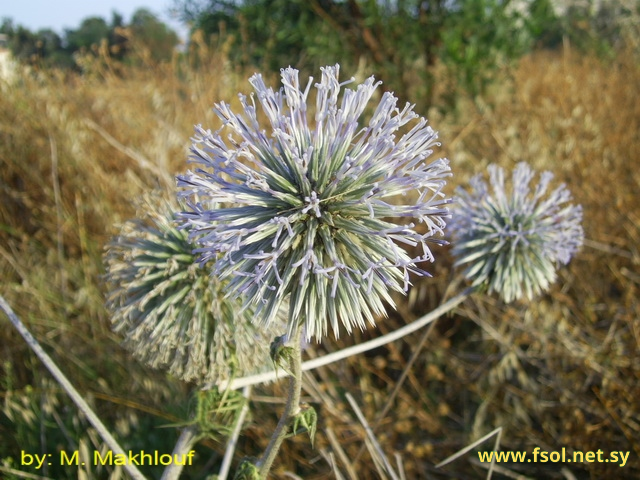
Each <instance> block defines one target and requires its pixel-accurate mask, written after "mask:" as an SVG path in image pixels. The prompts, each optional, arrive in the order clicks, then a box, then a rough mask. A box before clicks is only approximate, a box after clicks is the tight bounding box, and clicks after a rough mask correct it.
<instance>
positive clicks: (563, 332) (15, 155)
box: [0, 52, 640, 479]
mask: <svg viewBox="0 0 640 480" xmlns="http://www.w3.org/2000/svg"><path fill="white" fill-rule="evenodd" d="M211 57H212V58H211V59H209V60H207V61H208V62H209V63H208V64H207V65H208V67H207V68H202V69H200V70H198V71H196V70H193V69H190V68H186V67H184V66H182V65H178V64H177V63H176V64H174V65H167V66H164V67H154V68H149V69H138V70H132V71H129V70H127V71H123V72H119V73H118V75H116V74H115V73H113V69H112V67H111V66H110V65H109V64H108V63H107V65H106V66H102V67H100V68H99V69H98V68H96V69H95V73H96V74H95V75H92V76H85V77H83V78H78V77H63V76H56V75H49V74H47V75H45V74H40V75H32V76H31V77H29V78H27V77H25V78H24V79H23V80H22V81H20V82H19V83H17V84H15V85H11V86H3V87H2V88H3V91H2V95H0V162H1V173H0V179H1V180H0V181H1V183H0V277H1V278H2V281H1V282H2V283H1V284H0V293H1V294H2V295H3V296H5V298H6V299H7V300H8V301H9V302H10V303H11V304H12V306H13V307H14V309H15V310H16V312H17V313H18V314H19V315H20V316H21V318H22V319H23V320H25V321H27V322H28V323H29V325H30V327H31V329H32V330H33V332H34V333H35V335H36V336H37V337H38V338H39V339H40V341H42V342H43V343H44V344H45V346H46V348H47V349H48V350H49V351H50V352H51V353H52V355H53V356H54V358H56V360H57V361H58V362H59V364H60V365H61V367H62V368H63V370H65V372H66V373H67V374H68V375H69V376H70V377H71V379H72V380H73V381H74V382H75V384H76V386H77V387H78V388H79V390H81V391H82V392H85V393H86V395H87V396H88V397H89V398H91V399H92V401H93V402H94V403H95V404H96V405H97V406H98V411H99V413H100V414H102V415H103V416H104V417H105V419H106V421H107V423H108V424H111V425H114V426H117V428H116V427H114V428H115V429H116V431H117V433H118V434H119V435H120V438H126V439H127V441H126V442H125V443H126V445H127V446H128V447H129V448H145V449H152V448H155V449H159V450H160V451H167V452H168V451H170V449H171V448H172V446H173V440H174V438H173V434H171V435H167V433H166V430H164V429H162V430H160V429H158V428H157V427H158V426H160V425H164V424H167V423H170V422H172V421H175V420H176V419H177V418H184V417H185V415H186V414H185V410H186V409H185V406H184V405H185V403H186V402H187V398H188V396H187V395H188V390H189V386H184V385H181V384H179V383H178V382H177V381H174V380H172V379H169V378H167V377H165V376H164V375H162V374H161V373H158V372H152V371H150V370H148V369H146V368H144V367H143V366H140V365H137V364H136V363H135V362H134V361H133V360H132V359H131V358H130V357H129V356H128V355H127V353H126V352H124V351H123V350H121V349H120V348H119V347H118V339H117V338H115V336H114V335H113V334H111V333H110V331H109V328H108V320H107V318H106V313H105V311H104V309H103V306H102V305H103V296H102V292H101V288H102V287H101V283H100V274H101V273H102V266H101V253H102V248H103V245H104V244H105V242H106V241H107V239H108V238H109V236H110V235H112V234H113V233H114V232H115V230H114V227H113V226H114V224H115V223H117V222H120V221H122V220H124V219H126V218H129V217H130V216H131V215H133V213H134V204H133V201H134V199H135V198H137V197H138V196H139V195H140V193H141V192H143V191H146V190H148V189H151V188H155V187H157V186H162V185H165V182H167V181H170V179H171V176H172V175H173V174H174V173H176V172H178V171H181V170H184V169H185V168H186V165H185V158H186V149H187V147H188V145H189V137H190V135H191V132H192V124H193V123H197V122H201V123H203V124H205V125H208V126H211V127H214V126H215V125H216V121H215V120H214V118H213V115H212V113H211V112H210V107H211V105H212V103H213V101H217V100H219V99H224V100H227V101H235V99H236V93H237V92H238V91H243V92H246V91H248V84H247V83H246V78H247V77H248V76H249V74H250V73H252V72H237V71H235V70H234V69H233V68H232V66H230V65H228V63H227V62H226V61H225V58H224V56H223V55H221V54H218V55H212V56H211ZM638 98H640V70H639V69H638V66H637V62H635V60H634V59H633V58H632V57H631V56H627V57H625V56H624V55H621V56H620V57H618V59H617V60H615V61H612V62H609V63H603V62H601V61H598V60H595V59H591V58H582V57H578V56H577V55H573V54H571V52H564V53H563V54H551V53H540V54H536V55H533V56H531V57H528V58H525V59H523V60H522V61H521V62H520V65H519V66H518V67H517V68H515V69H513V70H511V71H509V72H505V75H504V78H503V79H502V80H501V81H500V82H499V83H496V84H495V85H494V86H493V87H492V89H491V91H490V92H489V93H488V94H487V95H485V96H484V97H483V98H477V99H474V101H470V100H468V99H462V98H461V99H460V101H459V104H458V109H457V111H456V112H452V113H451V114H447V115H443V114H439V113H437V111H436V110H435V109H434V110H433V111H432V112H430V121H431V123H432V125H433V126H434V127H435V128H437V129H438V130H439V131H440V137H441V139H442V141H443V143H444V147H443V148H444V149H445V151H446V155H447V156H448V157H449V158H450V159H451V160H452V168H453V171H454V174H455V176H454V179H453V181H452V183H453V185H464V184H465V182H466V180H467V179H468V178H469V177H470V176H471V175H473V174H476V173H480V172H483V171H484V170H485V167H486V165H488V164H489V163H491V162H497V163H499V164H501V165H503V166H507V167H511V166H513V165H515V164H516V163H517V162H519V161H522V160H526V161H528V162H529V163H530V164H532V165H533V166H534V167H536V168H538V169H550V170H552V171H553V172H554V173H555V174H556V178H557V179H558V181H563V182H566V183H567V184H568V186H569V188H570V190H571V191H572V192H573V194H574V198H575V200H576V201H577V202H579V203H581V204H582V205H583V206H584V212H585V222H584V228H585V233H586V237H587V239H588V241H587V243H586V245H585V247H584V249H583V251H582V252H581V253H579V254H578V256H577V258H575V259H574V261H573V262H572V263H571V264H570V265H569V267H568V268H565V269H563V270H562V271H561V272H560V279H559V281H558V283H557V284H556V285H555V286H554V288H553V290H552V291H551V292H550V293H549V294H547V295H545V296H543V297H542V298H540V299H539V300H537V301H536V302H533V303H530V304H526V303H522V304H515V305H510V306H505V305H503V304H501V303H500V302H498V301H497V300H496V299H493V298H486V297H481V296H475V297H473V298H472V299H470V300H469V301H467V302H466V303H465V304H464V306H463V307H462V308H460V309H459V310H458V311H457V312H456V313H455V314H454V315H451V316H450V317H448V318H444V319H441V320H440V322H439V323H438V324H437V326H436V328H435V330H434V331H433V332H432V333H431V334H430V335H429V336H428V338H427V340H426V344H425V345H424V346H423V347H422V348H421V350H420V354H419V356H418V357H417V359H416V362H415V363H414V364H413V366H412V368H411V370H410V371H409V372H408V375H407V379H406V381H405V382H404V383H403V385H402V387H401V388H400V390H399V392H398V395H397V397H396V398H395V400H394V401H393V403H392V405H391V408H390V411H389V413H388V414H387V415H386V416H385V417H384V418H378V415H379V412H381V411H382V410H383V409H384V407H385V405H386V402H387V400H388V398H389V397H390V395H391V393H392V391H393V389H394V387H395V386H396V384H397V382H398V380H399V378H400V376H401V375H402V373H403V371H404V370H405V368H406V366H407V362H408V360H409V358H410V357H411V355H412V354H413V353H414V352H415V351H416V350H417V349H418V348H419V342H420V340H421V339H420V337H421V335H417V336H415V337H411V338H408V339H405V340H403V341H400V342H396V343H395V344H392V345H390V346H388V347H385V348H380V349H378V350H375V351H373V352H370V353H369V354H367V355H364V356H362V357H359V358H351V359H349V360H347V361H344V362H340V363H338V364H334V365H331V366H328V367H324V368H322V369H320V370H318V371H316V372H313V373H312V374H309V375H308V376H307V378H306V384H307V387H306V388H307V392H306V393H307V400H308V401H310V402H312V403H317V406H318V408H319V412H320V421H321V425H320V426H319V435H318V439H317V445H316V446H317V448H316V449H311V448H310V447H309V446H308V441H307V439H306V438H303V437H300V438H299V439H295V440H294V441H290V442H288V443H286V444H285V448H286V451H285V452H283V453H282V454H281V455H280V457H279V461H278V466H277V468H276V472H275V474H274V476H275V477H276V478H287V477H286V476H285V473H284V472H286V471H291V472H296V474H298V475H300V476H302V477H304V478H307V479H323V478H334V473H332V472H333V469H332V467H331V465H330V463H329V461H328V459H329V458H330V454H332V455H333V457H334V458H335V461H336V465H337V466H336V468H337V469H338V470H339V471H340V472H341V473H342V475H343V476H344V478H354V475H357V476H358V478H378V475H379V474H378V473H376V472H377V469H376V467H375V462H373V461H372V454H370V453H369V450H368V449H366V448H365V447H364V445H365V433H364V429H363V427H362V425H361V424H360V422H359V421H358V420H357V418H356V416H355V414H354V413H353V410H352V409H351V408H350V407H349V404H348V403H347V401H346V399H345V393H347V392H349V393H351V394H352V395H354V397H355V399H356V402H357V403H358V405H359V406H360V408H361V409H362V410H363V412H364V415H365V417H366V418H367V421H368V422H369V424H370V425H371V426H372V427H373V428H374V429H375V432H376V436H377V439H378V441H379V442H380V445H381V447H382V449H383V450H384V451H385V453H386V456H387V458H388V459H390V461H391V463H392V464H394V465H395V460H394V458H393V454H394V452H399V453H400V455H401V457H402V461H403V466H404V470H405V473H406V476H407V478H410V479H412V478H473V477H477V478H484V476H485V475H486V470H485V469H483V468H480V467H479V466H478V465H477V462H475V463H474V459H475V460H477V455H474V454H468V455H466V456H463V457H462V458H460V459H458V460H457V461H456V462H454V463H452V464H450V465H447V466H446V467H443V468H442V469H440V470H436V469H435V468H434V467H433V466H434V465H435V464H437V463H439V462H440V461H442V460H444V459H445V458H446V457H447V456H449V455H451V454H453V453H454V452H456V451H457V450H459V449H461V448H463V447H464V446H465V445H467V444H469V443H471V442H472V441H473V440H474V439H477V438H480V437H482V436H483V435H484V434H486V433H488V432H490V431H492V430H493V429H494V428H496V427H499V426H501V427H503V429H504V431H503V434H502V449H503V450H527V451H531V450H533V448H534V447H536V446H539V447H541V448H542V449H543V450H549V451H553V450H561V449H562V447H566V448H567V450H568V451H572V450H583V451H586V450H598V449H602V450H604V451H605V452H607V453H608V452H609V451H613V450H618V451H620V450H622V451H625V452H626V451H631V455H630V458H629V462H628V463H627V465H626V466H625V467H624V468H623V469H621V468H620V467H618V466H613V465H611V464H598V463H590V464H580V465H579V464H554V463H546V464H533V463H525V464H520V465H508V466H506V467H507V468H508V469H510V470H511V471H512V472H518V473H521V474H523V475H526V476H528V477H529V478H568V477H567V474H566V471H565V473H562V472H561V468H562V467H565V468H566V469H567V470H568V471H569V472H571V473H572V474H573V475H575V476H576V478H614V477H618V478H619V477H620V475H623V476H624V477H625V478H632V477H634V476H638V475H640V461H639V459H640V443H639V442H638V438H640V421H639V420H638V418H640V403H639V402H638V401H637V399H638V398H640V362H639V361H638V360H640V358H639V357H640V356H639V354H638V351H640V319H639V317H638V312H639V310H640V309H639V302H640V300H638V299H639V298H640V296H639V295H638V294H639V289H640V267H639V262H640V252H639V251H638V245H640V209H639V208H638V192H640V173H638V171H639V169H638V158H640V151H639V150H640V138H639V137H638V131H640V125H639V123H640V104H639V103H638V102H637V99H638ZM440 250H441V251H440V252H436V258H437V261H436V264H435V265H434V266H433V269H434V275H435V277H434V278H433V279H429V280H421V281H419V282H417V283H416V285H415V287H414V289H413V290H412V292H411V294H410V296H409V297H408V299H407V300H403V301H401V303H400V309H399V312H397V313H393V314H392V315H391V317H390V319H389V320H387V321H383V322H381V323H380V328H379V330H380V331H381V332H386V331H389V330H392V329H394V328H395V327H396V326H399V325H402V324H404V323H406V322H409V321H410V320H412V319H413V318H415V317H416V316H419V315H421V314H423V313H425V312H427V311H429V310H431V309H432V308H433V307H434V306H435V305H437V304H438V303H440V301H441V300H442V298H443V297H444V295H445V294H446V292H447V287H448V285H449V283H450V282H451V281H452V280H454V281H456V278H455V277H454V274H453V273H452V271H451V263H452V262H451V259H450V258H449V256H448V253H447V252H446V251H442V250H444V249H440ZM458 288H461V286H458ZM377 334H378V332H376V331H371V332H365V333H362V334H358V335H355V336H354V337H352V338H346V339H342V340H341V341H340V342H338V343H336V342H333V341H327V342H326V343H325V344H324V345H323V346H322V347H319V348H318V349H317V350H318V352H320V351H321V350H322V349H326V350H334V349H337V348H339V346H340V345H342V344H351V343H352V342H356V341H359V340H360V339H365V338H370V337H371V336H374V335H377ZM0 338H2V342H1V343H0V345H2V354H3V358H4V359H5V373H4V377H3V390H4V394H3V395H4V399H5V409H4V412H5V414H4V415H5V416H3V417H2V418H1V419H0V429H2V430H4V431H3V432H2V435H1V438H2V440H0V458H3V459H5V461H6V459H7V457H9V456H12V457H13V458H14V463H13V467H14V468H15V467H16V463H15V459H16V458H17V457H16V456H17V455H19V451H20V449H28V448H31V449H33V451H34V452H39V451H40V450H41V449H42V448H45V447H43V446H42V444H41V439H42V438H44V439H45V445H46V448H51V449H56V448H58V449H60V448H65V449H71V447H72V446H73V445H74V442H75V444H76V445H77V443H78V442H79V443H81V444H83V445H86V444H87V442H89V443H91V442H95V440H92V439H91V438H90V437H91V435H90V433H87V432H86V426H85V425H84V423H83V422H82V420H81V419H79V418H77V415H75V414H71V413H69V412H73V408H68V407H67V408H65V407H64V405H67V404H66V399H65V398H64V396H63V395H62V394H61V393H59V392H58V391H57V389H56V387H55V386H54V385H52V384H51V383H50V382H48V381H47V378H48V377H47V374H46V373H45V372H44V371H43V370H42V369H41V367H40V366H39V365H38V364H37V362H36V361H35V359H34V357H33V356H32V355H31V354H30V353H29V352H28V351H27V348H26V347H25V346H23V343H22V341H21V339H20V338H18V336H17V335H16V334H14V332H13V331H12V330H10V329H3V332H2V333H1V334H0ZM309 354H312V352H309ZM283 391H284V389H283V388H282V387H281V386H275V387H264V388H261V389H259V395H262V396H263V397H264V396H271V395H275V396H278V395H281V394H283ZM45 399H47V401H45ZM52 399H55V401H54V400H52ZM6 405H9V406H11V409H10V410H9V407H7V406H6ZM143 406H144V407H143ZM253 407H254V408H253V413H252V415H253V422H252V424H251V426H250V428H249V429H248V430H246V434H245V435H244V437H242V438H241V441H240V445H239V453H238V454H237V455H238V457H237V458H239V457H240V456H242V455H255V454H257V453H258V452H259V451H260V450H261V448H264V445H265V444H266V441H267V435H268V434H269V433H270V432H271V431H272V429H273V426H274V425H275V414H274V412H273V405H272V404H270V403H263V402H254V405H253ZM9 411H11V412H13V413H12V419H11V420H10V419H9V417H7V416H6V415H7V412H9ZM56 415H57V416H58V418H59V419H60V422H59V423H56V422H57V420H54V419H55V418H56ZM265 418H268V419H272V420H264V419H265ZM61 425H62V426H61ZM63 427H64V428H63ZM65 429H67V431H65V433H68V437H69V438H66V437H65V436H64V435H59V434H57V433H56V432H57V431H59V430H65ZM42 432H44V434H43V433H42ZM42 435H44V437H42ZM93 445H95V443H92V446H91V448H93ZM76 448H77V447H76ZM125 448H126V447H125ZM487 448H490V446H489V445H488V446H487ZM222 450H223V447H222V446H220V445H216V444H212V443H211V444H209V443H206V444H204V445H203V446H201V447H200V448H199V452H200V464H199V466H200V467H203V466H204V465H205V464H206V463H207V460H209V459H211V461H212V462H214V464H215V462H219V458H218V457H219V455H220V454H221V452H222ZM373 456H374V457H375V454H373ZM323 457H324V458H323ZM347 459H348V462H349V464H350V465H348V466H347V465H346V464H345V463H346V462H347ZM502 466H503V467H505V465H502ZM50 474H51V476H53V477H56V478H73V477H74V476H75V475H76V474H75V472H65V471H55V472H50ZM150 474H151V475H155V473H153V472H152V473H150ZM65 475H66V477H65ZM93 475H95V477H96V478H106V477H105V476H104V475H103V474H102V473H100V472H93ZM189 478H203V473H202V471H196V472H195V473H193V474H192V475H191V476H190V477H189Z"/></svg>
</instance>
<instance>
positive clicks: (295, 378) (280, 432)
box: [258, 324, 302, 479]
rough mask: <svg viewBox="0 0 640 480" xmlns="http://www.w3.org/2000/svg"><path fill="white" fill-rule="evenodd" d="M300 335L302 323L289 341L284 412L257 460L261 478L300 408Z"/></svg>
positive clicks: (264, 475) (267, 472)
mask: <svg viewBox="0 0 640 480" xmlns="http://www.w3.org/2000/svg"><path fill="white" fill-rule="evenodd" d="M301 335H302V324H300V325H299V326H298V328H297V329H296V331H295V333H294V334H293V337H292V338H291V342H292V343H293V345H292V348H293V351H292V353H291V356H290V357H289V368H290V371H291V374H292V375H290V376H289V393H288V396H287V404H286V406H285V408H284V412H282V416H281V417H280V421H279V422H278V425H277V426H276V429H275V430H274V432H273V435H272V436H271V440H270V441H269V445H268V446H267V449H266V450H265V452H264V455H263V456H262V458H261V459H260V461H259V462H258V467H259V468H260V477H261V478H263V479H266V478H267V475H268V474H269V470H271V466H272V465H273V461H274V460H275V458H276V456H277V455H278V450H280V446H281V445H282V442H283V440H284V439H285V437H286V436H287V433H288V428H289V425H290V424H291V420H292V418H293V417H294V416H295V415H296V414H297V413H298V411H299V410H300V392H301V390H302V349H301V347H300V340H301Z"/></svg>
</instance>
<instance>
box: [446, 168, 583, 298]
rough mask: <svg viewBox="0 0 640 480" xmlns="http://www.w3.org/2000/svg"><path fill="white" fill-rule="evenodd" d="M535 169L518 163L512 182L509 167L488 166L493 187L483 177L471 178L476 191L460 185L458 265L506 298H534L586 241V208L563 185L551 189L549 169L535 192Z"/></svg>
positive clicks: (456, 215) (454, 221) (453, 225)
mask: <svg viewBox="0 0 640 480" xmlns="http://www.w3.org/2000/svg"><path fill="white" fill-rule="evenodd" d="M534 175H535V174H534V172H533V170H531V168H530V167H529V166H528V165H527V164H526V163H524V162H523V163H519V164H518V165H517V166H516V168H515V170H514V171H513V176H512V185H511V186H510V187H508V186H506V185H505V178H504V171H503V169H502V168H500V167H498V166H497V165H490V166H489V181H490V184H491V190H489V188H488V186H487V184H486V183H485V182H484V180H483V179H482V177H481V176H476V177H474V178H473V179H471V182H470V183H471V191H470V192H467V191H465V190H462V189H460V188H459V189H458V190H457V193H458V197H457V198H456V200H455V204H456V206H455V208H454V209H453V218H452V221H451V230H452V232H453V238H454V242H453V253H454V255H455V257H456V265H466V270H465V275H466V277H467V278H468V279H471V280H472V281H473V285H474V286H479V285H486V286H488V289H489V292H492V291H495V292H498V293H499V294H500V295H501V296H502V298H503V299H504V301H505V302H511V301H513V300H516V299H519V298H522V297H523V296H525V295H526V296H527V297H528V298H529V299H532V298H533V297H534V295H537V294H539V293H541V292H543V291H545V290H547V289H548V288H549V285H550V284H552V283H553V282H554V281H555V279H556V268H557V266H558V265H559V264H567V263H569V260H570V259H571V257H572V256H573V255H574V254H575V253H576V251H577V250H578V248H579V247H580V246H581V245H582V241H583V238H584V233H583V231H582V226H581V223H582V207H581V206H579V205H578V206H574V205H572V204H570V203H568V202H570V200H571V194H570V193H569V191H568V190H567V188H566V187H565V186H564V185H561V186H559V187H558V188H556V189H555V190H553V191H549V184H550V182H551V179H552V178H553V174H551V173H550V172H543V173H542V174H541V175H540V182H539V183H538V184H537V185H536V186H535V189H534V190H533V191H531V189H530V187H529V184H530V183H531V180H532V179H533V177H534Z"/></svg>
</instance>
